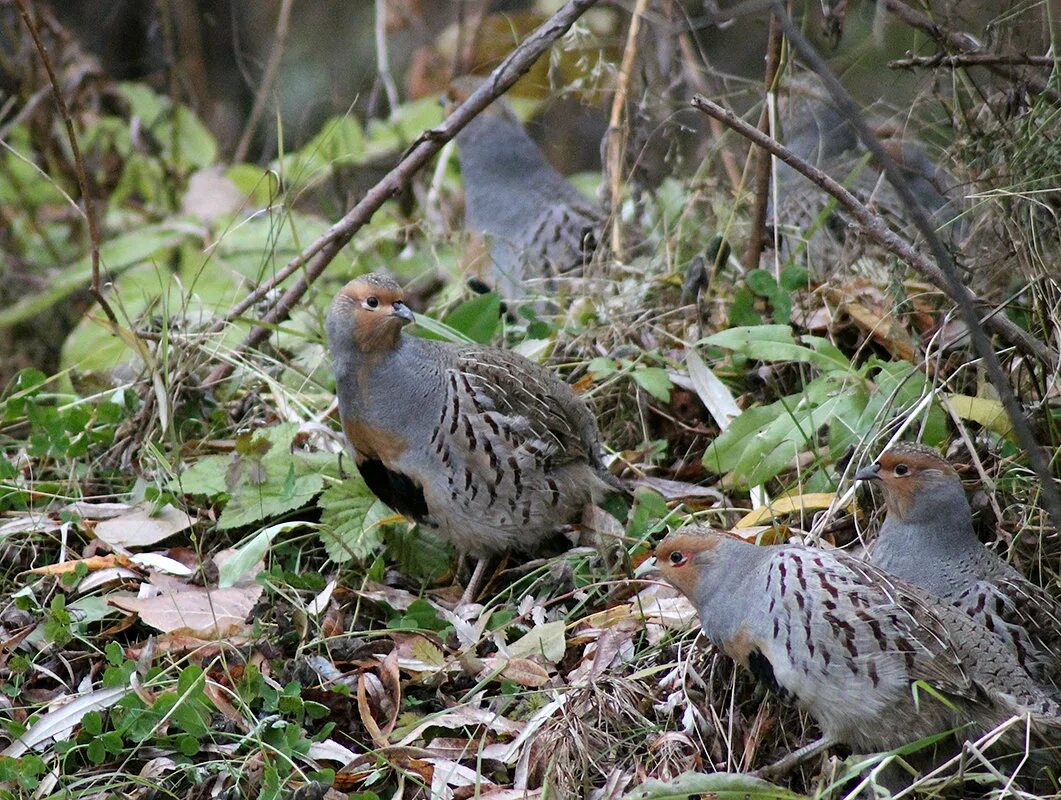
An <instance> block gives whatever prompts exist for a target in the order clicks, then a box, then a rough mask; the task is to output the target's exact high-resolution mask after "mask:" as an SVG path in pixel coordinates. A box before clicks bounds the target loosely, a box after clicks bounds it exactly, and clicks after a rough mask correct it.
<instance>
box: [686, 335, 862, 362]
mask: <svg viewBox="0 0 1061 800" xmlns="http://www.w3.org/2000/svg"><path fill="white" fill-rule="evenodd" d="M804 339H805V340H810V341H811V342H813V343H815V344H816V345H817V346H818V348H820V349H812V348H810V347H805V346H803V345H801V344H797V343H796V341H795V339H793V338H792V329H791V328H789V327H788V326H787V325H753V326H750V327H743V328H729V329H728V330H724V331H720V332H719V333H716V334H714V335H712V336H708V337H707V338H706V339H704V340H703V344H708V345H715V346H716V347H725V348H727V349H729V350H735V351H736V352H738V353H741V354H742V355H745V356H747V357H748V358H754V359H756V360H757V361H767V362H778V361H802V362H805V363H808V364H813V365H815V366H817V367H820V368H822V369H824V370H838V369H842V370H845V371H846V370H849V369H850V368H851V362H850V361H849V360H848V359H847V358H846V357H845V356H844V355H843V354H842V353H840V351H839V350H837V349H836V348H835V347H832V346H831V345H830V346H829V347H828V348H826V347H824V346H822V345H821V344H820V343H821V342H823V341H825V340H821V339H818V338H817V337H813V336H811V337H804Z"/></svg>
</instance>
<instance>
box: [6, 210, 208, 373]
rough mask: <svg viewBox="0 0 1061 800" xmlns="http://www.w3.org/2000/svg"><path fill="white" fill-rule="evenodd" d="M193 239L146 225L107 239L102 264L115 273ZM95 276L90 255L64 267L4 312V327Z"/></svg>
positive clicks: (66, 358)
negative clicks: (44, 286) (40, 288)
mask: <svg viewBox="0 0 1061 800" xmlns="http://www.w3.org/2000/svg"><path fill="white" fill-rule="evenodd" d="M189 238H191V232H190V231H189V230H188V229H187V228H181V229H178V228H176V227H174V226H170V225H166V224H162V225H144V226H141V227H139V228H137V229H136V230H133V231H129V232H128V233H123V234H121V235H120V236H117V237H115V238H113V239H111V240H109V241H106V242H104V243H103V244H102V246H101V247H100V264H101V265H102V267H103V269H105V270H107V271H108V272H110V274H111V276H114V275H116V274H117V273H120V272H121V271H123V270H126V269H128V268H129V267H132V266H134V265H136V264H139V263H141V262H144V261H148V260H150V259H151V258H153V257H155V256H160V254H161V252H162V251H164V250H168V249H169V248H172V247H175V246H176V245H177V244H178V243H180V242H181V241H183V240H185V239H189ZM91 277H92V262H91V259H90V258H89V256H85V257H84V258H81V259H79V260H77V261H75V262H74V263H73V264H71V265H69V266H67V267H63V268H62V269H61V270H60V272H59V273H58V274H57V275H54V276H52V277H50V278H49V279H48V288H47V289H46V290H45V291H43V292H41V293H40V294H31V295H26V296H25V297H23V298H22V299H20V300H19V301H18V302H17V303H13V304H12V305H10V306H8V307H7V308H5V309H3V310H2V311H0V328H8V327H10V326H12V325H15V324H17V323H19V322H24V321H25V320H27V319H29V318H30V317H34V316H36V315H37V314H40V313H42V312H44V311H47V310H48V309H49V308H51V307H52V306H54V305H55V304H56V303H58V302H59V301H60V300H63V299H64V298H66V297H68V296H69V295H71V294H73V293H74V292H76V291H78V290H80V289H83V288H85V287H86V286H88V282H89V279H90V278H91ZM71 338H73V337H69V338H67V340H66V341H67V344H65V345H64V350H63V363H64V364H69V363H70V362H71V358H70V356H69V355H68V354H67V351H68V350H69V349H70V346H69V342H70V339H71Z"/></svg>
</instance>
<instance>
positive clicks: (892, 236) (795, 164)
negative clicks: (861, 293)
mask: <svg viewBox="0 0 1061 800" xmlns="http://www.w3.org/2000/svg"><path fill="white" fill-rule="evenodd" d="M693 105H694V106H695V107H696V108H698V109H700V110H701V111H703V112H704V113H705V114H707V115H708V116H709V117H713V118H715V119H717V120H719V121H720V122H722V123H724V124H725V125H727V126H729V127H730V128H732V129H733V130H734V131H736V132H737V133H739V134H740V135H741V136H744V137H746V138H748V139H750V140H751V141H752V142H754V143H755V144H757V145H758V146H759V147H763V148H765V149H767V150H769V151H770V152H771V153H772V154H773V155H775V156H777V157H778V158H779V159H781V160H782V161H784V162H785V163H786V164H788V165H789V166H790V167H792V168H793V169H794V170H796V171H797V172H799V173H800V174H801V175H803V176H804V177H805V178H807V179H808V180H809V181H811V183H813V184H815V185H816V186H818V187H820V188H821V189H822V190H824V191H825V192H827V193H828V194H829V195H830V196H832V197H835V198H836V200H837V201H838V202H839V203H840V205H842V206H843V207H844V208H846V209H847V210H848V211H849V212H850V213H851V216H853V217H854V218H855V221H856V222H857V223H858V224H859V226H860V227H861V228H862V231H863V232H864V233H865V234H866V235H867V236H868V237H869V238H870V239H872V240H873V241H874V242H876V243H877V244H879V245H880V246H881V247H883V248H885V249H886V250H887V251H888V252H890V253H893V254H894V255H895V256H896V257H898V258H900V259H901V260H902V261H904V262H906V263H907V264H909V265H910V266H911V267H913V268H914V269H915V270H917V271H918V272H919V273H921V274H922V275H923V276H925V278H927V279H928V280H929V281H930V282H931V283H932V284H933V285H934V286H936V287H937V288H939V289H940V290H941V291H944V292H946V293H947V294H948V295H949V294H950V291H949V289H948V288H947V282H946V279H945V277H944V275H943V273H942V271H941V270H940V269H939V268H938V267H937V266H936V265H935V264H933V263H932V262H931V261H930V260H929V259H928V258H926V257H925V256H923V255H922V254H921V253H919V252H918V251H917V250H915V249H914V247H913V246H912V245H911V244H910V243H909V242H907V241H906V240H905V239H903V238H902V237H901V236H899V235H898V234H896V233H895V232H894V231H892V230H891V229H890V228H889V227H888V225H887V223H886V222H885V221H884V219H883V218H882V217H881V216H880V215H879V214H875V213H873V212H872V211H870V210H869V208H867V207H866V206H865V205H863V204H862V203H861V202H860V201H859V200H858V198H856V197H855V196H854V195H853V194H851V192H849V191H848V190H847V189H845V188H844V187H843V186H841V185H840V184H839V183H838V182H837V181H835V180H834V179H833V178H831V177H829V176H828V175H826V174H825V173H824V172H822V171H821V170H820V169H818V168H817V167H815V166H814V165H813V164H810V163H808V162H806V161H804V160H803V159H802V158H800V157H799V156H797V155H796V154H795V153H793V152H792V151H791V150H789V149H788V148H787V147H785V146H784V145H783V144H781V143H780V142H777V141H775V140H774V139H771V138H770V137H769V136H767V135H766V134H765V133H763V132H762V131H760V130H759V129H758V128H756V127H755V126H754V125H750V124H749V123H747V122H745V121H744V120H742V119H741V118H740V117H738V116H736V115H735V114H734V113H733V112H732V111H729V110H728V109H725V108H723V107H722V106H720V105H718V104H717V103H714V102H712V101H711V100H708V99H707V98H706V97H702V96H700V95H697V96H696V97H694V98H693ZM964 293H965V294H966V295H967V296H969V297H970V298H972V300H973V302H974V303H977V304H979V305H982V306H984V307H988V308H990V305H989V304H987V303H984V302H983V301H981V300H980V299H979V298H977V297H976V296H975V295H973V293H972V292H970V291H969V290H968V289H964ZM984 322H985V324H986V325H988V326H989V327H990V328H991V329H992V330H994V331H995V333H997V334H998V335H999V336H1001V337H1002V338H1003V339H1004V340H1005V341H1007V342H1008V343H1009V344H1011V345H1013V346H1014V347H1017V348H1019V349H1020V350H1022V351H1023V352H1025V353H1027V354H1029V355H1032V356H1034V357H1035V358H1037V359H1039V360H1040V361H1042V363H1043V364H1045V365H1046V366H1047V367H1051V368H1052V367H1053V366H1054V365H1056V363H1057V361H1058V355H1057V353H1055V352H1054V351H1053V350H1052V349H1050V348H1049V347H1047V346H1046V345H1044V344H1043V343H1042V342H1040V341H1039V340H1038V339H1036V338H1035V337H1034V336H1031V335H1030V334H1029V333H1028V332H1027V331H1025V330H1024V329H1023V328H1020V327H1019V326H1017V325H1015V324H1014V323H1013V322H1011V321H1010V320H1009V318H1008V317H1006V316H1005V315H1004V314H1002V313H999V312H998V311H997V309H993V308H992V309H991V313H990V314H988V315H987V316H986V317H985V320H984Z"/></svg>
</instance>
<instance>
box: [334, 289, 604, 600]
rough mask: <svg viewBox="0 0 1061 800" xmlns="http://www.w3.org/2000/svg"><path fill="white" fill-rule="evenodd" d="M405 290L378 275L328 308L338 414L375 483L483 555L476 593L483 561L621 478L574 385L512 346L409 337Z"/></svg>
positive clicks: (526, 540) (406, 509) (384, 496)
mask: <svg viewBox="0 0 1061 800" xmlns="http://www.w3.org/2000/svg"><path fill="white" fill-rule="evenodd" d="M403 298H404V295H403V292H402V289H401V287H400V286H399V285H398V284H397V283H396V282H395V281H394V280H393V279H392V278H390V277H389V276H387V275H384V274H382V273H372V274H370V275H365V276H363V277H360V278H357V279H355V280H353V281H351V282H350V283H348V284H347V285H346V286H345V287H344V288H343V289H342V291H340V292H339V294H338V296H337V297H336V298H335V300H334V302H333V303H332V306H331V309H330V311H329V313H328V318H327V333H328V341H329V344H330V347H331V352H332V357H333V364H334V371H335V381H336V391H337V394H338V398H339V414H340V417H341V419H342V424H343V430H344V432H345V433H346V436H347V438H348V439H349V441H350V444H351V445H352V447H353V449H354V452H355V457H356V461H357V464H358V469H359V471H360V472H361V475H362V477H363V478H364V480H365V482H366V483H367V484H368V486H369V488H370V489H372V491H373V492H374V493H375V494H376V495H377V496H378V497H379V498H380V499H381V500H383V501H384V502H385V503H386V504H387V505H389V506H390V507H391V508H393V509H394V510H395V511H398V512H400V513H402V514H404V515H406V516H407V517H409V518H411V519H412V520H414V521H416V522H418V523H420V524H421V525H423V526H425V527H427V528H429V529H432V530H435V531H437V532H438V533H439V534H440V535H442V536H443V537H445V538H446V539H448V540H449V541H451V542H452V543H453V544H454V546H455V547H456V548H457V549H458V550H459V551H461V552H462V553H467V554H470V555H473V556H476V557H478V558H479V559H480V561H479V566H477V568H476V573H475V575H474V576H473V579H472V581H471V583H470V585H469V587H468V589H469V593H474V590H475V585H476V583H477V581H478V578H479V576H480V574H481V570H482V565H483V564H484V560H483V559H484V557H486V556H489V555H493V554H500V553H504V552H507V551H511V550H517V551H519V550H529V549H531V548H533V547H534V546H535V545H537V544H538V543H539V542H540V541H541V540H542V539H543V538H544V537H545V536H547V535H548V534H550V533H551V532H553V531H555V530H556V529H557V528H558V527H560V526H562V525H564V524H565V523H568V522H572V521H575V520H577V519H578V518H579V517H580V515H581V513H582V511H583V509H584V507H585V506H586V505H587V504H589V503H591V502H593V501H595V500H596V499H598V498H600V497H602V496H603V495H604V494H606V493H607V492H608V491H610V489H611V487H612V486H613V485H614V482H615V481H614V479H613V478H612V476H611V475H610V473H608V471H607V469H606V467H605V465H604V463H603V461H602V460H601V458H602V456H601V444H600V439H599V434H598V432H597V424H596V420H595V419H594V417H593V415H592V414H591V413H590V411H589V409H588V408H587V407H586V405H585V404H584V403H583V402H582V401H581V400H580V399H579V398H578V396H577V395H576V394H575V392H574V391H573V390H572V389H571V387H570V386H568V385H567V384H566V383H564V382H563V381H561V380H560V379H559V378H558V377H557V376H556V375H555V374H554V373H553V372H551V371H550V370H548V369H546V368H545V367H542V366H540V365H538V364H535V363H534V362H532V361H529V360H528V359H526V358H523V357H522V356H520V355H517V354H516V353H512V352H508V351H505V350H500V349H496V348H491V347H484V346H480V345H475V344H449V343H442V342H437V341H430V340H427V339H421V338H419V337H416V336H412V335H409V334H406V333H404V332H403V329H404V328H405V326H406V325H407V324H409V323H410V322H413V320H414V316H413V313H412V312H411V311H410V310H409V308H408V307H407V306H406V305H405V303H404V299H403ZM468 599H470V594H469V596H468Z"/></svg>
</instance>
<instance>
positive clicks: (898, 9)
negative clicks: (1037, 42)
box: [882, 0, 1061, 102]
mask: <svg viewBox="0 0 1061 800" xmlns="http://www.w3.org/2000/svg"><path fill="white" fill-rule="evenodd" d="M882 2H883V5H884V7H885V8H886V9H888V11H890V12H891V13H893V14H895V16H897V17H899V19H901V20H902V21H903V22H905V23H906V24H907V25H910V26H912V27H914V28H917V29H918V30H920V31H923V32H924V33H927V34H928V35H929V36H930V37H931V38H933V39H935V40H936V41H937V42H939V43H940V44H943V45H946V46H947V47H949V48H951V49H953V50H957V51H958V52H959V53H961V54H971V53H976V52H978V51H980V50H981V47H982V46H981V44H980V42H978V41H977V40H976V37H974V36H973V35H972V34H969V33H965V32H964V31H952V30H951V29H950V28H947V27H945V26H943V25H940V24H939V23H938V22H936V21H935V20H933V19H932V18H931V17H929V16H928V15H927V14H923V13H922V12H920V11H918V10H916V9H913V8H911V7H910V6H908V5H907V4H906V3H904V2H903V1H902V0H882ZM984 66H985V67H987V68H988V69H990V70H991V71H992V72H995V73H997V74H999V75H1002V76H1004V77H1005V78H1007V79H1009V80H1012V81H1017V82H1020V81H1023V82H1025V83H1027V84H1028V86H1030V87H1031V88H1032V89H1034V90H1035V92H1036V93H1037V94H1045V95H1048V96H1049V97H1051V98H1052V99H1053V100H1054V102H1061V95H1059V94H1058V92H1057V91H1056V90H1054V89H1051V88H1050V87H1049V86H1048V85H1047V83H1046V81H1044V80H1042V79H1041V78H1039V77H1038V76H1035V75H1023V74H1021V73H1020V72H1019V71H1017V70H1015V69H1012V68H1010V66H1009V65H1007V64H1005V63H1003V62H998V61H996V62H986V63H984Z"/></svg>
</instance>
